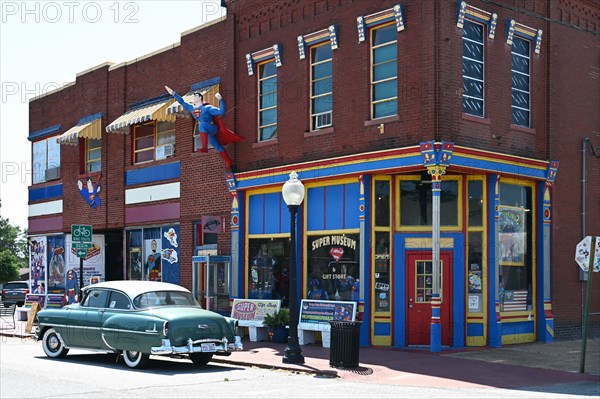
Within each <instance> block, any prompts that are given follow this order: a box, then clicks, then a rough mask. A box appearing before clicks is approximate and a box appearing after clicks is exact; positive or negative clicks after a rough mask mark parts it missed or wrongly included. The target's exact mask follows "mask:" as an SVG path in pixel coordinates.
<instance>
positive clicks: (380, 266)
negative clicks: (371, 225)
mask: <svg viewBox="0 0 600 399" xmlns="http://www.w3.org/2000/svg"><path fill="white" fill-rule="evenodd" d="M375 239H376V240H377V245H376V246H375V311H376V312H389V310H390V296H391V290H390V235H389V233H388V232H377V233H375Z"/></svg>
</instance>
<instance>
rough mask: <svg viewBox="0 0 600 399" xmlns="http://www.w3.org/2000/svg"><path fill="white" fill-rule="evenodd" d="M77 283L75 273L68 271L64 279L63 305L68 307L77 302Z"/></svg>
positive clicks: (71, 270)
mask: <svg viewBox="0 0 600 399" xmlns="http://www.w3.org/2000/svg"><path fill="white" fill-rule="evenodd" d="M78 294H79V281H77V273H75V270H73V269H70V270H69V271H68V272H67V275H66V277H65V303H66V304H67V305H70V304H72V303H76V302H77V301H78Z"/></svg>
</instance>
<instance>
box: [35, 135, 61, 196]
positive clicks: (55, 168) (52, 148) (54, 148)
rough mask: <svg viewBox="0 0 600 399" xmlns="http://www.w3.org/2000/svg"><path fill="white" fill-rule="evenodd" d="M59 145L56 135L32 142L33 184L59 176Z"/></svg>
mask: <svg viewBox="0 0 600 399" xmlns="http://www.w3.org/2000/svg"><path fill="white" fill-rule="evenodd" d="M59 171H60V145H59V144H58V142H57V136H54V137H50V138H48V139H45V140H39V141H36V142H34V143H33V184H36V183H43V182H45V181H49V180H54V179H58V178H60V173H59Z"/></svg>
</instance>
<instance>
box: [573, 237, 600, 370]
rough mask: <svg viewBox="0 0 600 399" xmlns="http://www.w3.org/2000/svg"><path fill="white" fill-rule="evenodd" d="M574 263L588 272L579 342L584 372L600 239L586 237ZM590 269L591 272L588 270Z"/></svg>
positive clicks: (577, 248) (599, 259)
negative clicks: (581, 335) (593, 279)
mask: <svg viewBox="0 0 600 399" xmlns="http://www.w3.org/2000/svg"><path fill="white" fill-rule="evenodd" d="M575 261H576V262H577V263H578V264H579V267H580V268H581V269H582V270H583V271H584V272H588V273H589V274H588V281H587V292H586V298H585V309H584V311H583V341H582V342H581V362H580V363H579V372H580V373H584V372H585V352H586V347H587V330H588V314H589V310H590V300H591V297H592V277H593V275H594V272H598V271H600V237H593V236H587V237H585V238H584V239H583V240H581V242H579V244H577V247H576V249H575ZM590 269H591V270H590Z"/></svg>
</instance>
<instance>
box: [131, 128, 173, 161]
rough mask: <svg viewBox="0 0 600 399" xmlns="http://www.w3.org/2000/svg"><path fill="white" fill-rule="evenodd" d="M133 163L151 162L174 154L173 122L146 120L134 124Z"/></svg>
mask: <svg viewBox="0 0 600 399" xmlns="http://www.w3.org/2000/svg"><path fill="white" fill-rule="evenodd" d="M133 131H134V140H133V142H134V144H133V153H134V161H133V163H135V164H138V163H144V162H151V161H154V160H157V161H158V160H160V159H165V158H168V157H172V156H174V155H175V123H173V122H156V121H152V122H148V123H144V124H140V125H135V127H134V129H133Z"/></svg>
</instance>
